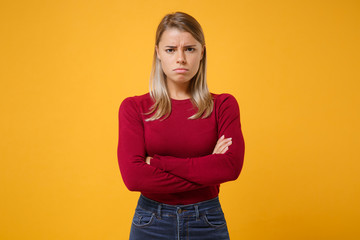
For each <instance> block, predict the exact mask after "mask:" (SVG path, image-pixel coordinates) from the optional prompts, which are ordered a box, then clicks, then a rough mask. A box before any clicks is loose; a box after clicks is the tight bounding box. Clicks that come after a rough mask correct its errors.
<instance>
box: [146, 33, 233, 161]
mask: <svg viewBox="0 0 360 240" xmlns="http://www.w3.org/2000/svg"><path fill="white" fill-rule="evenodd" d="M155 49H156V54H157V57H158V59H159V60H160V62H161V67H162V69H163V71H164V73H165V75H166V83H167V87H168V93H169V95H170V98H173V99H177V100H182V99H188V98H190V97H191V95H190V91H189V85H190V81H191V79H192V78H193V77H194V76H195V74H196V73H197V72H198V70H199V66H200V60H201V59H202V57H203V54H204V49H205V46H202V45H201V43H200V42H198V41H197V40H196V39H195V38H194V37H193V36H192V35H191V34H190V33H189V32H183V31H179V30H178V29H175V28H172V29H168V30H166V31H164V32H163V34H162V36H161V39H160V42H159V45H158V46H155ZM176 68H185V69H187V70H188V71H186V72H185V73H178V72H175V71H174V69H176ZM231 144H232V141H231V138H225V136H224V135H223V136H221V137H220V138H219V139H218V141H217V143H216V146H215V148H214V151H213V153H212V154H224V153H225V152H226V151H227V150H228V149H229V146H230V145H231ZM151 158H152V157H150V156H147V157H146V163H147V164H150V162H151Z"/></svg>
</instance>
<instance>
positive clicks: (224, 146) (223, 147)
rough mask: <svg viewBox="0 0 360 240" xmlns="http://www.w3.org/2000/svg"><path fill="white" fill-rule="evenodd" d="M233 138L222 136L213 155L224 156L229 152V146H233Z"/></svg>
mask: <svg viewBox="0 0 360 240" xmlns="http://www.w3.org/2000/svg"><path fill="white" fill-rule="evenodd" d="M231 139H232V138H225V136H224V135H222V136H221V137H220V138H219V140H218V141H217V143H216V146H215V148H214V151H213V154H224V153H225V152H226V151H227V150H229V146H230V145H231V144H232V140H231Z"/></svg>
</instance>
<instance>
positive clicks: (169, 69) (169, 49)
mask: <svg viewBox="0 0 360 240" xmlns="http://www.w3.org/2000/svg"><path fill="white" fill-rule="evenodd" d="M156 53H157V57H158V58H159V59H160V61H161V67H162V69H163V71H164V73H165V75H166V81H167V82H168V83H169V81H172V82H173V83H175V84H184V83H185V84H188V83H189V82H190V80H191V79H192V78H193V77H194V76H195V74H196V73H197V72H198V70H199V65H200V60H201V59H202V57H203V53H204V47H203V46H201V43H200V42H198V41H197V40H196V39H195V38H194V37H193V36H192V35H191V34H190V33H189V32H184V31H180V30H178V29H176V28H171V29H168V30H166V31H164V32H163V34H162V36H161V39H160V42H159V45H158V46H156Z"/></svg>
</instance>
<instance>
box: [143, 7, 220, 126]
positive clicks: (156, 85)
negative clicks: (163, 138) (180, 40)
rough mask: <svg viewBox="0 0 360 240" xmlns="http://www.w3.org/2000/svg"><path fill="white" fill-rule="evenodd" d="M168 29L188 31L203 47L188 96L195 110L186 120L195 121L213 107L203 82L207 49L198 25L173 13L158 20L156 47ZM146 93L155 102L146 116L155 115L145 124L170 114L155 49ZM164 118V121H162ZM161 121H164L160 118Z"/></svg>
mask: <svg viewBox="0 0 360 240" xmlns="http://www.w3.org/2000/svg"><path fill="white" fill-rule="evenodd" d="M170 28H176V29H178V30H180V31H185V32H189V33H190V34H191V35H192V36H193V37H194V38H195V39H196V40H197V41H198V42H200V43H201V45H202V46H203V47H204V53H203V57H202V59H201V60H200V65H199V70H198V72H197V73H196V74H195V76H194V77H193V78H192V79H191V80H190V86H189V87H190V94H191V98H190V100H191V102H192V104H193V106H196V107H197V109H198V111H197V112H196V113H195V114H194V115H192V116H191V117H189V118H188V119H198V118H200V117H201V116H202V115H203V117H202V118H206V117H208V116H210V114H211V112H212V111H213V108H214V102H213V99H212V96H211V94H210V91H209V89H208V86H207V82H206V48H205V37H204V33H203V30H202V28H201V26H200V24H199V23H198V22H197V21H196V19H195V18H193V17H192V16H190V15H188V14H186V13H183V12H175V13H171V14H167V15H166V16H165V17H163V19H162V20H161V22H160V24H159V26H158V28H157V30H156V37H155V45H156V46H159V42H160V39H161V36H162V34H163V32H164V31H165V30H167V29H170ZM149 93H150V96H151V98H152V99H153V100H154V104H153V105H152V106H151V107H150V111H149V112H147V113H145V114H146V115H149V114H151V113H153V112H154V111H155V114H154V115H153V116H151V117H150V118H148V119H146V120H145V121H153V120H157V119H160V118H161V117H163V116H165V118H167V117H168V116H169V115H170V113H171V99H170V96H169V93H168V90H167V84H166V75H165V73H164V72H163V70H162V67H161V63H160V60H159V59H158V58H157V54H156V49H154V57H153V63H152V68H151V75H150V82H149ZM165 118H164V119H165ZM162 120H163V119H162Z"/></svg>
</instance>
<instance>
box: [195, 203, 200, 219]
mask: <svg viewBox="0 0 360 240" xmlns="http://www.w3.org/2000/svg"><path fill="white" fill-rule="evenodd" d="M194 207H195V213H196V221H198V220H199V207H198V205H195V206H194Z"/></svg>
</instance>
